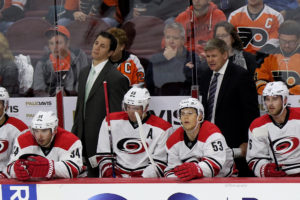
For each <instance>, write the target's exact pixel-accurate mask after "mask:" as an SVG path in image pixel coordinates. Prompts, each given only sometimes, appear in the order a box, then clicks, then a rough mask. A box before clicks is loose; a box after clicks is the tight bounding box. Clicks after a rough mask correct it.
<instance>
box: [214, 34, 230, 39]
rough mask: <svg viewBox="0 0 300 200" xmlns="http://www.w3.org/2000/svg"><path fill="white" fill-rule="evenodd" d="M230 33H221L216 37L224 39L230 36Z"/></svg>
mask: <svg viewBox="0 0 300 200" xmlns="http://www.w3.org/2000/svg"><path fill="white" fill-rule="evenodd" d="M229 35H230V34H220V35H216V38H219V39H224V38H226V37H228V36H229Z"/></svg>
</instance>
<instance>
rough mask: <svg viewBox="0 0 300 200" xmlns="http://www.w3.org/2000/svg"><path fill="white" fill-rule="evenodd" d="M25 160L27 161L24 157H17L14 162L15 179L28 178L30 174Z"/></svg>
mask: <svg viewBox="0 0 300 200" xmlns="http://www.w3.org/2000/svg"><path fill="white" fill-rule="evenodd" d="M26 162H27V161H26V160H24V159H19V160H17V161H16V162H15V163H14V171H15V174H16V177H17V179H18V180H20V181H26V180H28V179H30V175H29V172H28V170H27V166H26Z"/></svg>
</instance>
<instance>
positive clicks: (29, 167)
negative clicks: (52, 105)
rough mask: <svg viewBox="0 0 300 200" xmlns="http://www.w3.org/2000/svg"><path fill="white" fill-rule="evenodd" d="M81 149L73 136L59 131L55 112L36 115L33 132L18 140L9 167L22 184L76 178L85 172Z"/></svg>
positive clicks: (11, 173) (77, 140)
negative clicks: (33, 180) (26, 181)
mask: <svg viewBox="0 0 300 200" xmlns="http://www.w3.org/2000/svg"><path fill="white" fill-rule="evenodd" d="M81 151H82V145H81V142H80V140H79V139H78V138H77V137H76V136H75V135H74V134H73V133H70V132H68V131H66V130H64V129H62V128H60V127H58V119H57V117H56V115H55V114H54V113H53V112H52V111H48V112H44V111H39V112H38V113H36V114H35V116H34V118H33V120H32V125H31V131H28V132H26V133H24V134H23V135H21V136H19V137H18V138H16V141H15V145H14V150H13V153H12V154H11V157H10V162H9V163H10V164H9V165H8V167H7V171H8V174H9V176H10V177H11V178H17V179H19V180H23V181H25V180H29V179H51V178H76V177H77V176H78V175H79V174H80V173H81V172H82V171H83V166H82V155H81Z"/></svg>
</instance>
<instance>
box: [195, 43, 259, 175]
mask: <svg viewBox="0 0 300 200" xmlns="http://www.w3.org/2000/svg"><path fill="white" fill-rule="evenodd" d="M205 53H206V60H207V63H208V66H209V69H207V70H206V71H204V72H203V73H201V77H200V80H199V86H200V95H202V102H203V105H204V109H205V114H206V116H205V119H206V120H208V121H211V122H213V123H214V124H216V125H217V126H218V127H219V128H220V130H221V133H222V134H223V135H224V137H225V139H226V142H227V144H228V146H229V147H230V148H232V149H233V153H234V158H235V163H236V167H237V169H238V170H239V176H251V175H252V174H251V171H250V170H249V168H248V165H247V163H246V160H245V156H246V150H247V142H248V129H249V126H250V124H251V122H252V121H253V120H254V119H255V118H257V117H258V116H259V109H258V97H257V93H256V90H255V84H254V80H253V79H252V78H250V76H249V72H248V71H247V70H246V69H244V68H242V67H240V66H238V65H235V64H234V63H233V62H232V61H231V60H229V59H228V58H229V56H228V46H227V45H226V43H225V42H224V41H223V40H221V39H218V38H214V39H211V40H209V41H208V42H207V45H206V46H205Z"/></svg>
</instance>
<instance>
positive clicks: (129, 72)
mask: <svg viewBox="0 0 300 200" xmlns="http://www.w3.org/2000/svg"><path fill="white" fill-rule="evenodd" d="M107 32H109V33H110V34H112V35H113V36H114V37H115V38H116V39H117V41H118V45H117V48H116V50H115V52H114V53H113V54H112V55H111V56H110V61H111V62H112V63H113V64H117V65H118V68H117V69H118V70H119V71H120V72H121V73H122V74H124V76H126V77H127V78H128V80H129V83H130V86H140V87H143V86H144V79H145V71H144V68H143V66H142V65H141V63H140V60H139V59H138V57H137V56H135V55H133V54H131V53H129V52H127V51H125V47H126V44H127V41H128V38H127V35H126V32H125V31H124V30H123V29H121V28H110V29H109V30H108V31H107Z"/></svg>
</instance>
